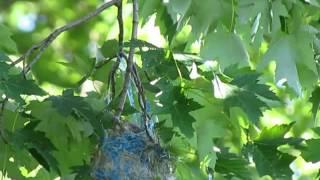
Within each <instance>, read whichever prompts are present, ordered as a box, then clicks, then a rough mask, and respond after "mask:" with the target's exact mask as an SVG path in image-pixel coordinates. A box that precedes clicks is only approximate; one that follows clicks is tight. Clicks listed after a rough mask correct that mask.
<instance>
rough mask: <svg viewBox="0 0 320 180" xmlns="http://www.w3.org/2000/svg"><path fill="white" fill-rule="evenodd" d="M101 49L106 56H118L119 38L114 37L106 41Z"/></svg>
mask: <svg viewBox="0 0 320 180" xmlns="http://www.w3.org/2000/svg"><path fill="white" fill-rule="evenodd" d="M100 51H101V53H102V55H103V56H104V57H105V58H112V57H116V56H117V54H118V52H119V43H118V40H116V39H112V40H108V41H106V42H104V43H103V45H102V47H101V48H100Z"/></svg>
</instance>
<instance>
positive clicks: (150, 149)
mask: <svg viewBox="0 0 320 180" xmlns="http://www.w3.org/2000/svg"><path fill="white" fill-rule="evenodd" d="M171 165H172V163H171V161H170V158H169V154H168V153H167V152H166V151H165V150H164V149H162V148H161V147H160V146H159V144H155V143H153V142H151V141H150V139H149V138H148V137H147V135H146V133H145V131H140V132H133V131H129V130H125V131H123V132H121V133H119V132H118V133H115V132H112V133H109V135H108V136H106V137H104V139H103V143H102V145H101V147H100V149H99V152H98V154H97V156H96V158H95V160H94V167H93V171H92V176H93V178H94V179H96V180H126V179H130V180H144V179H145V180H150V179H165V180H172V179H175V178H174V175H173V172H172V171H173V168H172V166H171Z"/></svg>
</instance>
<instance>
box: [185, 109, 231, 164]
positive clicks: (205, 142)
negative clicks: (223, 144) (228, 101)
mask: <svg viewBox="0 0 320 180" xmlns="http://www.w3.org/2000/svg"><path fill="white" fill-rule="evenodd" d="M221 112H222V111H221V108H219V107H216V106H212V105H211V106H210V105H207V106H206V107H204V108H201V109H198V110H196V111H193V112H191V115H192V116H193V117H194V118H195V119H196V120H197V121H196V123H195V124H196V125H195V127H196V135H197V151H198V155H199V160H200V161H203V160H205V161H206V162H207V163H208V166H209V167H210V168H212V169H214V167H215V164H216V160H217V155H216V152H214V151H213V147H214V142H213V140H214V139H218V138H222V137H224V136H225V135H226V133H227V126H228V119H227V117H226V116H225V115H224V114H223V113H221Z"/></svg>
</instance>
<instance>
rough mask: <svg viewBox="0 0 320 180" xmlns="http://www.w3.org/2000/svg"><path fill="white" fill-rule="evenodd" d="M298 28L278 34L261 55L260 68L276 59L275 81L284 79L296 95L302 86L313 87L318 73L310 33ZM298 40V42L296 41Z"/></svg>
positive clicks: (299, 92)
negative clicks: (291, 31) (288, 32)
mask: <svg viewBox="0 0 320 180" xmlns="http://www.w3.org/2000/svg"><path fill="white" fill-rule="evenodd" d="M306 31H307V30H305V31H303V30H300V31H298V32H296V33H295V34H290V35H286V34H280V35H279V37H278V38H276V39H275V40H273V42H272V43H271V45H270V48H269V49H268V51H267V53H266V54H265V55H264V56H263V60H262V64H261V65H260V68H263V67H265V66H266V65H267V64H269V62H271V61H276V65H277V67H276V72H275V76H276V77H275V81H276V82H279V81H280V80H282V79H284V80H286V81H287V83H288V86H289V87H291V88H292V89H293V90H294V91H295V92H296V93H297V94H298V95H300V94H301V91H302V86H303V87H304V88H310V86H312V87H313V84H314V83H315V81H316V79H317V78H316V77H317V75H318V73H317V70H316V66H315V61H314V58H313V51H312V48H311V47H310V45H311V43H312V39H311V37H310V36H312V34H311V33H309V32H306ZM297 42H299V43H297Z"/></svg>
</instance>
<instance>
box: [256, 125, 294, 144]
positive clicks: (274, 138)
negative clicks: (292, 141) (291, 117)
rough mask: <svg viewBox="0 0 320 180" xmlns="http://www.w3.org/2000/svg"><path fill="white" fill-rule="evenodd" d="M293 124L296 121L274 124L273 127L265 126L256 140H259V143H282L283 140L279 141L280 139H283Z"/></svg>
mask: <svg viewBox="0 0 320 180" xmlns="http://www.w3.org/2000/svg"><path fill="white" fill-rule="evenodd" d="M293 125H294V122H293V123H290V124H282V125H277V126H273V127H271V128H264V129H263V130H262V131H261V133H260V135H259V137H258V139H256V141H258V142H259V143H265V142H268V143H280V144H281V142H278V140H282V139H283V137H284V135H285V134H286V133H288V132H289V130H290V129H291V128H292V126H293ZM278 145H279V144H278Z"/></svg>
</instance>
